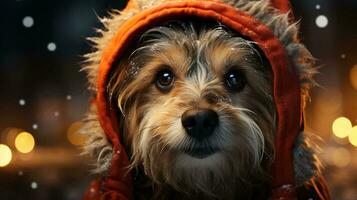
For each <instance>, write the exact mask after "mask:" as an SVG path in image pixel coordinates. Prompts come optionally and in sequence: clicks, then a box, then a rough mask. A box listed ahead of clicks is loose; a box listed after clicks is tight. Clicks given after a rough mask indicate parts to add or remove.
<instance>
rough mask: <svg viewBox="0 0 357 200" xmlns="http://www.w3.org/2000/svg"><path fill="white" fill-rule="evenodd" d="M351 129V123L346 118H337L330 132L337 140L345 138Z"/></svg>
mask: <svg viewBox="0 0 357 200" xmlns="http://www.w3.org/2000/svg"><path fill="white" fill-rule="evenodd" d="M351 128H352V124H351V121H350V120H349V119H347V118H346V117H339V118H337V119H336V120H335V121H334V122H333V124H332V131H333V133H334V134H335V135H336V136H337V137H339V138H345V137H347V136H348V134H349V133H350V131H351Z"/></svg>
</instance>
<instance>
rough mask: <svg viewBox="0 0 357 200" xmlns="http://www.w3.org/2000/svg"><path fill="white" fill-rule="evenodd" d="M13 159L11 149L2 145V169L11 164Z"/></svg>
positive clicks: (0, 160)
mask: <svg viewBox="0 0 357 200" xmlns="http://www.w3.org/2000/svg"><path fill="white" fill-rule="evenodd" d="M11 159H12V153H11V149H10V148H9V147H8V146H6V145H4V144H0V167H5V166H6V165H8V164H9V163H10V162H11Z"/></svg>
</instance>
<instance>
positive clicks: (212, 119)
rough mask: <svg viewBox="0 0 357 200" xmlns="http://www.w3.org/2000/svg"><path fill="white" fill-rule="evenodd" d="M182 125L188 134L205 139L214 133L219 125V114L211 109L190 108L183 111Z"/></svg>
mask: <svg viewBox="0 0 357 200" xmlns="http://www.w3.org/2000/svg"><path fill="white" fill-rule="evenodd" d="M181 120H182V125H183V127H184V128H185V130H186V132H187V134H188V135H190V136H191V137H194V138H196V139H203V138H205V137H208V136H210V135H212V133H213V131H214V129H215V128H216V127H217V126H218V115H217V113H216V112H215V111H213V110H210V109H190V110H187V111H186V112H184V113H183V115H182V117H181Z"/></svg>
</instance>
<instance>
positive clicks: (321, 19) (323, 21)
mask: <svg viewBox="0 0 357 200" xmlns="http://www.w3.org/2000/svg"><path fill="white" fill-rule="evenodd" d="M315 23H316V25H317V27H319V28H325V27H326V26H327V25H328V19H327V17H326V16H325V15H319V16H318V17H317V18H316V21H315Z"/></svg>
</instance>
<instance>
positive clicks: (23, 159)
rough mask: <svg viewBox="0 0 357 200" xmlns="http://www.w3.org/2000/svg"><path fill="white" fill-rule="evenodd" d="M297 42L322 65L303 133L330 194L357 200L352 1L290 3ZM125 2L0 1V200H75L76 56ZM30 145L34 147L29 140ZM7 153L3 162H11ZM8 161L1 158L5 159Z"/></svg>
mask: <svg viewBox="0 0 357 200" xmlns="http://www.w3.org/2000/svg"><path fill="white" fill-rule="evenodd" d="M292 3H293V7H294V9H295V15H296V16H297V18H298V19H301V34H300V36H301V39H302V41H303V43H305V44H306V45H307V47H308V48H309V50H310V51H311V52H312V54H313V55H314V56H315V57H316V58H317V59H318V63H319V65H320V66H321V69H320V74H318V75H317V77H316V78H317V82H318V83H319V84H320V85H321V87H319V88H314V89H313V90H312V94H311V102H310V103H309V105H308V108H307V110H306V111H307V112H306V115H307V116H306V117H307V122H308V123H307V128H306V129H307V130H308V131H309V132H313V133H315V134H317V135H319V136H320V137H321V138H322V140H323V141H322V142H321V152H320V157H321V158H323V160H324V163H325V167H326V170H325V175H326V178H327V180H328V184H329V187H330V191H331V195H332V199H336V200H356V199H357V12H356V10H357V1H356V0H339V1H337V0H335V1H333V0H293V1H292ZM124 4H125V1H124V0H62V1H48V0H47V1H46V0H36V1H35V0H2V1H1V2H0V8H1V12H0V25H1V26H0V27H1V29H0V94H1V98H0V116H1V117H0V199H1V200H7V199H14V200H20V199H36V200H43V199H52V200H76V199H80V198H81V196H82V194H83V192H84V190H85V188H86V186H87V185H88V183H89V181H90V179H91V177H90V173H89V169H90V168H91V166H90V165H88V161H87V160H86V159H87V158H85V157H82V156H80V155H79V154H80V150H79V146H80V144H81V143H82V142H83V140H84V138H82V137H81V136H78V135H76V134H74V132H75V131H76V130H77V129H78V128H79V127H81V122H80V120H81V119H83V118H84V115H85V112H86V110H87V108H88V104H89V101H90V99H91V96H90V94H89V93H88V92H87V90H86V87H87V82H86V77H85V73H84V72H80V66H81V63H82V62H83V59H82V57H81V55H83V54H85V53H88V52H89V51H90V49H91V46H90V42H88V41H87V40H86V38H87V37H90V36H95V35H96V33H95V28H100V27H101V25H100V23H99V20H98V19H97V17H98V16H105V15H107V11H109V10H110V9H112V8H116V9H120V8H122V7H123V6H124ZM33 144H34V146H33ZM10 158H11V160H10ZM9 161H10V162H9Z"/></svg>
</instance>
